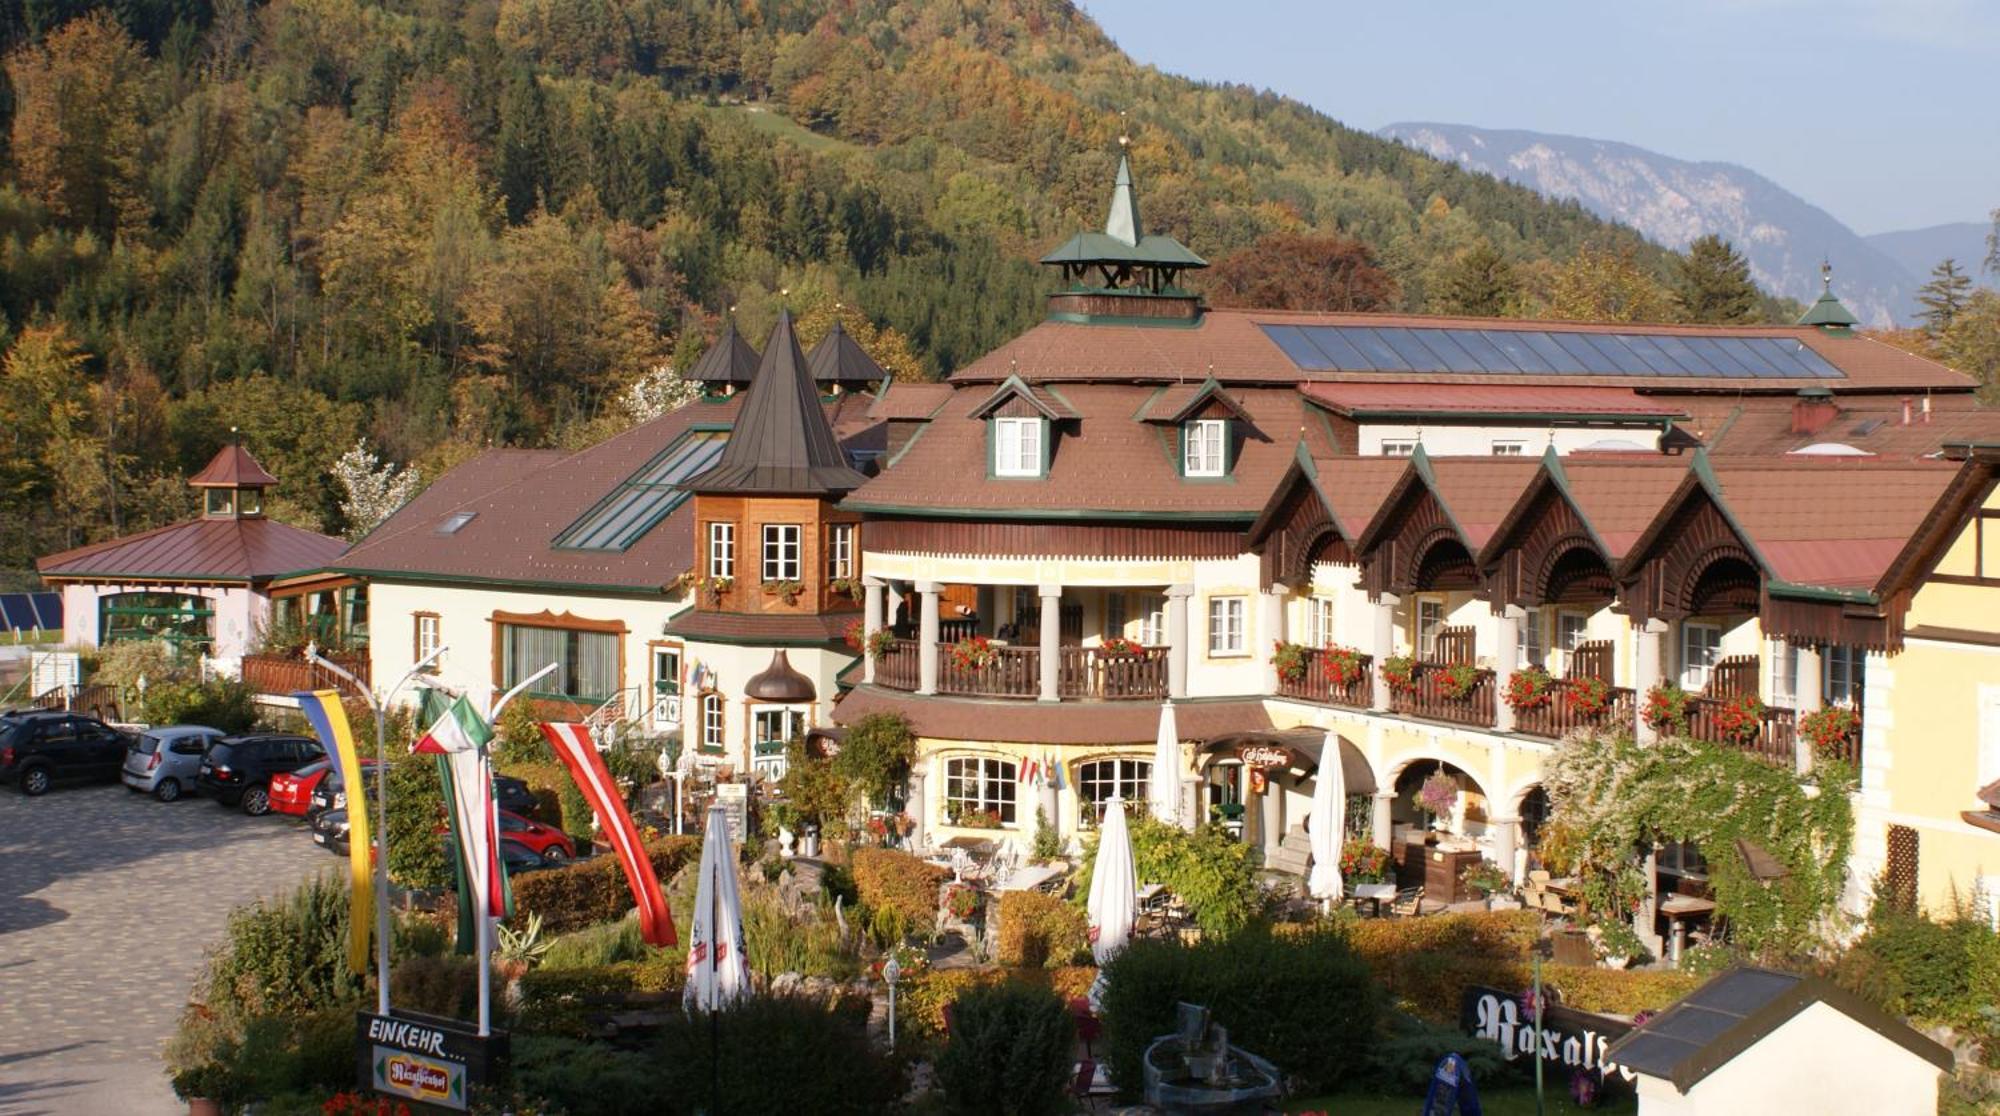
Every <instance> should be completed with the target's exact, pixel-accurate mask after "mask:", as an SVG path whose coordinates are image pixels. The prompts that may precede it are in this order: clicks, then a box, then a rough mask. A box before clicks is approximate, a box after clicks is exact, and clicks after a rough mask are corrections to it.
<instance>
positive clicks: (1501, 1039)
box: [1459, 985, 1633, 1082]
mask: <svg viewBox="0 0 2000 1116" xmlns="http://www.w3.org/2000/svg"><path fill="white" fill-rule="evenodd" d="M1459 1027H1460V1028H1461V1029H1462V1030H1465V1031H1467V1032H1469V1033H1470V1034H1471V1035H1472V1036H1473V1037H1474V1038H1478V1039H1483V1040H1485V1041H1487V1042H1490V1043H1493V1044H1494V1045H1496V1046H1498V1047H1499V1048H1500V1052H1501V1056H1502V1057H1504V1058H1506V1059H1507V1060H1508V1061H1510V1062H1511V1061H1515V1060H1517V1059H1519V1058H1523V1057H1537V1056H1538V1057H1540V1058H1541V1059H1542V1060H1543V1062H1545V1063H1547V1064H1548V1065H1549V1066H1550V1067H1561V1068H1563V1069H1566V1070H1582V1071H1585V1072H1589V1073H1594V1074H1596V1075H1598V1077H1599V1078H1600V1079H1601V1080H1604V1081H1606V1082H1609V1081H1610V1080H1612V1079H1613V1078H1614V1077H1615V1078H1618V1079H1621V1080H1624V1081H1628V1082H1629V1081H1631V1080H1632V1079H1633V1072H1632V1071H1631V1070H1629V1069H1626V1068H1625V1067H1624V1066H1621V1065H1619V1064H1618V1063H1616V1062H1612V1061H1608V1060H1606V1058H1605V1057H1604V1051H1605V1049H1606V1048H1607V1047H1609V1046H1610V1045H1611V1044H1612V1043H1613V1042H1615V1041H1616V1040H1617V1039H1619V1038H1620V1037H1622V1036H1623V1035H1624V1034H1625V1033H1626V1032H1628V1031H1630V1030H1631V1029H1632V1024H1630V1023H1627V1022H1625V1021H1624V1020H1621V1019H1612V1018H1610V1017H1609V1016H1603V1015H1594V1014H1592V1013H1590V1012H1587V1011H1577V1010H1575V1009H1573V1008H1566V1007H1563V1006H1561V1005H1559V1004H1550V1005H1548V1006H1546V1007H1544V1008H1543V1009H1542V1019H1541V1025H1540V1026H1539V1027H1538V1026H1536V1023H1535V1017H1534V1013H1533V1012H1531V1011H1529V1010H1527V1009H1526V1008H1524V1007H1522V1005H1521V997H1519V996H1516V995H1513V994H1511V993H1507V992H1502V991H1500V990H1499V989H1497V988H1483V987H1480V986H1478V985H1473V986H1470V987H1468V988H1466V990H1465V996H1464V998H1463V999H1462V1000H1461V1001H1460V1002H1459Z"/></svg>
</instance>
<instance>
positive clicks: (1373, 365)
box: [1342, 326, 1415, 372]
mask: <svg viewBox="0 0 2000 1116" xmlns="http://www.w3.org/2000/svg"><path fill="white" fill-rule="evenodd" d="M1342 332H1343V333H1344V334H1345V335H1346V336H1345V337H1344V340H1346V341H1347V342H1348V343H1349V344H1352V345H1353V346H1354V347H1355V348H1357V349H1359V350H1361V355H1363V356H1365V357H1367V358H1368V360H1369V362H1370V365H1369V367H1370V369H1371V370H1373V371H1377V372H1411V371H1415V369H1412V368H1411V367H1410V366H1409V365H1408V364H1406V363H1405V362H1404V361H1403V358H1402V357H1399V356H1397V355H1396V350H1394V349H1392V348H1390V347H1389V344H1388V342H1386V341H1384V340H1382V338H1381V337H1379V336H1377V335H1376V333H1375V331H1374V330H1372V329H1367V328H1365V327H1360V326H1356V327H1352V328H1348V329H1345V330H1343V331H1342Z"/></svg>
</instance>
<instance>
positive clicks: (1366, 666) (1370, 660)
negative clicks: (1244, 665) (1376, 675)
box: [1278, 647, 1375, 709]
mask: <svg viewBox="0 0 2000 1116" xmlns="http://www.w3.org/2000/svg"><path fill="white" fill-rule="evenodd" d="M1374 664H1375V659H1374V657H1373V656H1371V655H1361V656H1359V657H1357V659H1356V661H1355V667H1354V671H1353V676H1352V677H1350V678H1348V679H1346V680H1345V681H1343V682H1340V683H1335V682H1333V681H1332V680H1331V679H1329V678H1328V677H1327V674H1326V651H1325V650H1324V649H1323V648H1318V647H1309V648H1307V649H1306V663H1305V669H1304V670H1303V671H1302V672H1300V674H1299V676H1298V677H1297V678H1285V677H1284V676H1282V675H1280V676H1279V678H1278V693H1279V694H1280V695H1281V696H1283V697H1288V698H1297V699H1299V700H1301V701H1319V702H1325V703H1327V704H1329V705H1344V706H1347V707H1349V708H1351V709H1366V708H1368V706H1369V705H1370V704H1371V702H1372V700H1373V698H1374V690H1375V684H1374V681H1373V678H1372V672H1373V670H1374Z"/></svg>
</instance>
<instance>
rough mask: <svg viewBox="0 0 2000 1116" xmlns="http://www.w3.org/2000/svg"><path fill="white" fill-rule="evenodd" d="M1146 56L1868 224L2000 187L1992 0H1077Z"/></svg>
mask: <svg viewBox="0 0 2000 1116" xmlns="http://www.w3.org/2000/svg"><path fill="white" fill-rule="evenodd" d="M1083 3H1084V7H1085V8H1086V9H1087V10H1088V11H1089V13H1090V14H1091V15H1092V16H1093V17H1094V18H1095V19H1096V20H1097V21H1098V22H1099V23H1100V24H1101V25H1102V26H1103V27H1104V28H1105V30H1106V31H1107V32H1109V33H1110V35H1111V37H1112V38H1114V39H1116V40H1117V42H1118V44H1119V45H1120V46H1121V47H1123V48H1124V49H1125V50H1126V51H1127V52H1128V53H1130V54H1131V55H1132V56H1134V57H1135V58H1137V59H1139V60H1140V61H1141V62H1146V63H1151V64H1153V65H1156V66H1158V67H1160V68H1161V69H1163V70H1167V71H1170V72H1173V73H1179V74H1185V75H1187V76H1189V77H1194V78H1200V79H1204V80H1210V81H1230V82H1240V83H1244V84H1248V85H1254V86H1258V87H1261V88H1268V89H1272V90H1275V91H1277V92H1279V93H1283V94H1286V95H1288V96H1292V97H1296V98H1298V99H1299V100H1302V101H1305V102H1306V103H1308V104H1310V105H1312V106H1313V107H1315V108H1317V109H1320V110H1321V111H1323V112H1325V113H1327V114H1328V115H1330V116H1333V117H1334V118H1336V119H1338V120H1340V121H1342V122H1343V123H1346V124H1348V125H1350V126H1353V127H1358V128H1365V129H1370V130H1372V129H1375V128H1379V127H1381V126H1382V125H1384V124H1389V123H1393V122H1396V121H1411V120H1422V121H1438V122H1444V123H1454V124H1475V125H1480V126H1483V127H1489V128H1523V129H1528V130H1531V131H1539V132H1559V133H1564V134H1568V135H1580V136H1590V137H1594V138H1598V139H1610V140H1620V141H1623V142H1626V143H1632V144H1637V145H1638V146H1640V147H1646V148H1651V149H1652V150H1655V151H1658V152H1661V153H1662V154H1666V155H1672V156H1675V157H1677V158H1682V159H1698V160H1717V161H1722V162H1730V163H1739V164H1741V165H1743V166H1746V167H1749V168H1750V169H1752V170H1755V171H1757V172H1758V173H1760V174H1763V175H1764V176H1765V177H1767V178H1770V179H1772V180H1773V181H1775V182H1777V183H1778V184H1779V185H1781V186H1784V187H1785V188H1786V189H1789V190H1791V191H1792V192H1793V193H1795V194H1798V195H1800V196H1801V197H1803V198H1805V199H1806V200H1808V201H1810V202H1813V203H1814V204H1816V205H1819V206H1821V207H1822V208H1824V209H1826V210H1827V211H1829V212H1831V213H1832V214H1833V215H1834V216H1835V217H1838V218H1840V219H1841V220H1842V221H1844V222H1846V223H1847V224H1848V225H1849V226H1851V227H1852V228H1853V229H1854V230H1855V231H1856V232H1859V233H1863V234H1868V233H1877V232H1887V231H1890V230H1894V229H1905V228H1917V227H1921V226H1926V225H1935V224H1941V223H1944V222H1947V221H1984V220H1986V218H1987V213H1988V212H1989V211H1990V210H1992V209H1994V208H1995V207H2000V118H1996V109H2000V96H1996V87H1995V85H1994V80H1993V79H1994V75H1995V74H1996V73H2000V0H1511V2H1509V0H1374V2H1371V3H1355V2H1351V0H1337V2H1336V0H1322V2H1320V3H1314V2H1312V0H1235V2H1233V3H1228V4H1219V3H1215V2H1213V0H1211V2H1209V3H1201V2H1198V0H1083Z"/></svg>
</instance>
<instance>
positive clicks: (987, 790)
mask: <svg viewBox="0 0 2000 1116" xmlns="http://www.w3.org/2000/svg"><path fill="white" fill-rule="evenodd" d="M1019 777H1020V776H1019V772H1018V770H1017V769H1016V768H1015V766H1014V761H1013V760H1004V759H995V758H991V757H986V756H964V757H961V758H958V759H951V760H946V761H945V765H944V814H945V820H946V821H948V822H949V823H950V824H952V825H969V826H972V827H974V828H989V829H990V828H997V827H999V826H1003V825H1013V824H1014V820H1015V814H1014V799H1015V796H1016V794H1017V793H1018V786H1019Z"/></svg>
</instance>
